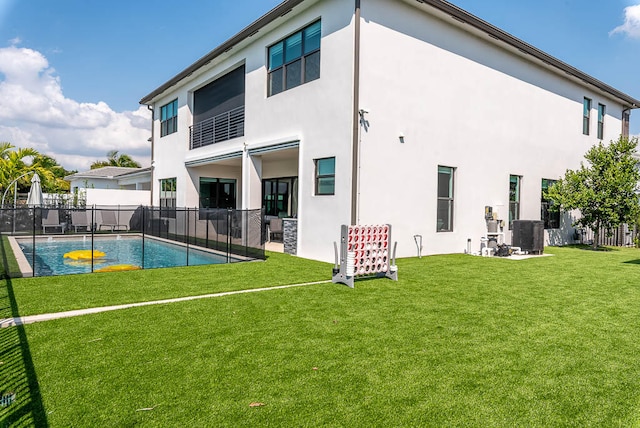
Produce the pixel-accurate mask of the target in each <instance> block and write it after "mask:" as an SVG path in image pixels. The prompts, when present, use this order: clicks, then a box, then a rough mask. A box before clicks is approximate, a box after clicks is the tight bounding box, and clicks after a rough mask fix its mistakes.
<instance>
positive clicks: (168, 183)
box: [158, 177, 178, 218]
mask: <svg viewBox="0 0 640 428" xmlns="http://www.w3.org/2000/svg"><path fill="white" fill-rule="evenodd" d="M177 188H178V179H177V178H176V177H169V178H161V179H160V192H159V193H158V194H159V197H160V217H167V218H176V205H177Z"/></svg>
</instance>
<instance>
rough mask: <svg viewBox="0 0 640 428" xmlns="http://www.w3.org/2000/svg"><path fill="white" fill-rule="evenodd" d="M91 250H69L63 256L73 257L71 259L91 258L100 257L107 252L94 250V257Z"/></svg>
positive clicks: (66, 257)
mask: <svg viewBox="0 0 640 428" xmlns="http://www.w3.org/2000/svg"><path fill="white" fill-rule="evenodd" d="M91 253H92V252H91V250H75V251H69V252H68V253H65V254H64V256H63V258H65V259H71V260H91V259H92V258H93V259H99V258H100V257H104V256H105V254H104V253H103V252H102V251H98V250H93V257H92V254H91Z"/></svg>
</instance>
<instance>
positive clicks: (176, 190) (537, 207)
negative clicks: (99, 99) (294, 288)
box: [141, 0, 640, 261]
mask: <svg viewBox="0 0 640 428" xmlns="http://www.w3.org/2000/svg"><path fill="white" fill-rule="evenodd" d="M141 103H142V104H146V105H148V106H150V108H152V109H153V112H154V120H153V128H152V141H153V143H152V145H153V149H152V152H153V155H152V156H153V163H152V165H153V179H152V186H153V192H152V194H153V199H154V200H153V204H154V205H161V206H163V205H164V206H187V207H194V206H200V207H233V208H246V209H255V208H261V207H264V209H265V211H266V214H267V215H274V216H281V217H282V216H287V217H296V218H297V254H298V255H300V256H303V257H307V258H312V259H319V260H326V261H331V260H333V241H336V240H338V239H339V233H340V225H341V224H380V223H390V224H391V225H392V226H393V240H395V241H398V256H413V255H416V244H415V241H414V236H415V235H420V236H422V239H423V241H422V242H423V254H434V253H453V252H462V251H464V250H465V248H467V242H468V240H469V239H470V240H471V242H472V245H473V247H474V249H476V248H477V247H479V243H480V238H481V237H483V236H485V235H486V233H487V225H486V222H485V207H486V206H490V207H492V208H493V211H494V212H495V213H496V214H497V217H498V218H499V219H503V220H504V221H505V232H507V233H506V235H507V236H506V240H507V241H509V239H510V238H509V233H508V225H509V223H510V221H511V220H513V219H541V218H544V220H545V227H546V228H548V233H547V235H548V237H551V238H553V241H554V242H563V241H565V242H566V241H567V240H569V239H570V235H571V233H572V229H571V227H570V226H571V224H570V223H571V222H570V220H568V219H561V218H560V217H559V216H556V215H554V214H549V213H548V210H547V207H548V201H545V200H544V198H543V197H542V194H543V193H542V192H543V190H544V189H545V188H546V187H547V186H548V185H549V184H551V183H553V180H556V179H558V178H559V177H560V176H561V175H563V174H564V172H565V170H566V169H567V168H576V167H578V166H579V164H580V161H581V160H582V159H583V155H584V153H585V152H586V151H587V150H588V149H589V147H591V146H592V145H593V144H595V143H596V142H598V141H600V140H604V141H610V140H612V139H616V138H618V136H619V135H620V134H621V133H623V134H624V133H627V134H628V123H629V114H630V111H631V110H632V109H635V108H638V106H640V101H638V100H637V99H635V98H633V97H631V96H629V95H626V94H624V93H622V92H620V91H618V90H616V89H614V88H612V87H611V86H609V85H607V84H605V83H603V82H601V81H598V80H597V79H595V78H593V77H591V76H589V75H587V74H585V73H583V72H581V71H580V70H577V69H575V68H573V67H571V66H570V65H567V64H566V63H564V62H562V61H560V60H558V59H556V58H554V57H552V56H550V55H548V54H546V53H544V52H542V51H540V50H538V49H536V48H535V47H533V46H531V45H529V44H527V43H525V42H523V41H522V40H519V39H517V38H515V37H513V36H512V35H510V34H508V33H506V32H504V31H502V30H500V29H499V28H496V27H494V26H492V25H490V24H488V23H487V22H485V21H483V20H481V19H479V18H478V17H475V16H473V15H471V14H469V13H468V12H466V11H464V10H462V9H460V8H458V7H456V6H454V5H453V4H451V3H448V2H446V1H442V0H353V1H345V0H288V1H285V2H283V3H282V4H280V5H279V6H277V7H276V8H275V9H273V10H272V11H270V12H269V13H267V14H266V15H264V16H262V17H261V18H259V19H258V20H257V21H255V22H254V23H253V24H251V25H249V26H248V27H247V28H245V29H243V30H242V31H240V32H239V33H238V34H236V35H235V36H233V37H232V38H231V39H229V40H228V41H226V42H225V43H223V44H222V45H220V46H218V47H217V48H215V49H214V50H213V51H211V52H210V53H208V54H207V55H205V56H204V57H202V58H201V59H200V60H198V61H196V62H195V63H194V64H192V65H190V66H189V67H187V68H186V69H185V70H184V71H182V72H181V73H179V74H178V75H176V76H175V77H173V78H171V79H170V80H169V81H168V82H166V83H165V84H163V85H162V86H160V87H159V88H157V89H155V90H154V91H153V92H151V93H150V94H148V95H147V96H145V97H144V98H143V99H142V100H141Z"/></svg>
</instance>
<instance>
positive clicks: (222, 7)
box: [0, 0, 640, 169]
mask: <svg viewBox="0 0 640 428" xmlns="http://www.w3.org/2000/svg"><path fill="white" fill-rule="evenodd" d="M345 1H348V0H345ZM366 1H367V0H364V1H363V7H366ZM278 3H279V1H278V0H234V1H230V2H227V1H211V0H190V1H185V2H178V3H176V2H175V1H166V0H154V1H153V2H145V1H131V0H127V1H123V0H112V1H109V2H104V1H92V0H56V1H52V0H0V61H1V62H4V64H2V63H0V84H2V83H3V80H4V81H5V82H4V83H7V81H9V80H10V79H9V78H8V77H7V76H8V74H7V73H13V74H11V75H12V76H13V77H12V79H11V81H12V82H13V83H14V84H15V86H16V87H15V88H13V89H14V91H18V89H17V87H18V86H19V87H21V88H22V89H24V90H26V91H27V93H28V94H31V95H32V96H33V98H34V99H33V103H31V104H30V106H31V107H33V106H39V105H43V106H47V108H48V110H47V111H46V113H43V114H42V115H40V116H41V117H38V118H37V120H36V119H33V117H31V118H28V117H26V116H20V113H19V112H18V111H16V110H19V109H16V108H14V109H12V110H11V112H10V113H6V108H5V110H4V111H5V114H4V115H3V108H2V104H1V103H2V100H0V141H5V140H8V141H11V142H13V143H14V144H15V145H18V146H22V147H24V146H30V147H35V148H37V149H38V150H40V151H42V152H44V153H48V154H51V155H53V156H54V157H56V159H58V161H59V162H60V163H62V164H63V165H64V166H65V167H67V168H73V169H85V168H87V167H88V165H89V164H90V163H91V162H92V161H93V160H96V159H101V158H104V157H105V155H106V152H107V151H108V150H110V149H112V148H118V149H120V150H121V151H122V152H125V153H128V154H132V155H133V156H134V157H135V158H137V159H138V160H141V161H142V162H143V164H145V163H146V164H148V157H149V154H148V151H149V145H148V143H147V142H146V139H147V138H148V136H149V129H148V117H146V116H145V112H144V110H143V109H140V106H139V105H138V101H139V100H140V98H142V97H143V96H144V95H146V94H147V93H149V92H151V91H152V90H153V89H155V88H156V87H157V86H159V85H161V84H162V83H164V82H165V81H167V80H168V79H169V78H171V77H173V76H174V75H175V74H176V73H178V72H179V71H181V70H182V69H184V68H185V67H187V66H188V65H190V64H191V63H192V62H194V61H195V60H197V59H198V58H200V57H201V56H203V55H205V54H206V53H207V52H209V51H210V50H212V49H213V48H215V47H216V46H217V45H218V44H220V43H221V42H223V41H224V40H226V39H228V38H229V37H231V36H232V35H234V34H235V33H236V32H238V31H239V30H241V29H242V28H243V27H245V26H246V25H248V24H249V23H251V22H252V21H254V20H255V19H256V18H258V17H260V16H261V15H262V14H264V13H266V12H267V11H268V10H270V9H271V8H273V7H274V6H276V5H277V4H278ZM453 3H454V4H456V5H458V6H459V7H461V8H463V9H466V10H467V11H469V12H471V13H473V14H474V15H477V16H478V17H480V18H482V19H484V20H485V21H488V22H490V23H491V24H494V25H496V26H498V27H500V28H502V29H503V30H505V31H507V32H509V33H511V34H513V35H515V36H516V37H518V38H521V39H522V40H524V41H526V42H528V43H530V44H532V45H534V46H536V47H537V48H540V49H542V50H543V51H546V52H547V53H549V54H551V55H553V56H555V57H557V58H559V59H561V60H563V61H565V62H567V63H569V64H570V65H573V66H575V67H577V68H579V69H580V70H582V71H584V72H586V73H588V74H590V75H592V76H593V77H596V78H598V79H600V80H602V81H604V82H606V83H608V84H610V85H612V86H614V87H615V88H617V89H619V90H621V91H623V92H626V93H627V94H629V95H632V96H634V97H635V98H640V78H639V77H638V76H640V72H638V70H640V0H606V1H603V0H517V1H514V0H454V1H453ZM635 5H638V6H637V7H636V8H633V6H635ZM634 19H635V20H634ZM625 20H626V21H625ZM625 22H626V24H625ZM624 25H626V27H624V28H621V29H619V30H618V31H617V32H613V33H612V31H613V30H614V29H616V28H617V27H620V26H624ZM8 61H15V64H13V66H12V67H13V68H11V67H10V66H8V65H7V64H8ZM3 66H4V67H5V68H7V69H8V71H7V70H6V69H5V70H4V71H3V68H2V67H3ZM30 85H31V86H30ZM25 88H26V89H25ZM9 93H15V94H18V95H17V97H19V98H21V99H22V100H24V99H29V97H27V96H25V95H23V94H22V93H20V92H9ZM42 94H45V95H42ZM51 99H53V100H54V102H49V101H50V100H51ZM23 104H25V102H23ZM51 105H53V106H54V107H55V108H53V107H51ZM5 107H7V106H5ZM43 108H44V107H43ZM30 113H31V116H33V114H32V113H33V110H31V112H30ZM25 114H27V111H26V109H25ZM631 124H632V129H631V131H632V133H633V134H640V111H635V112H633V113H632V122H631ZM97 128H99V129H100V132H96V129H97Z"/></svg>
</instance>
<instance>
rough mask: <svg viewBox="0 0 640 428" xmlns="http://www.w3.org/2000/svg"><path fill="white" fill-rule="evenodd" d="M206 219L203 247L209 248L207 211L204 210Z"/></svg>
mask: <svg viewBox="0 0 640 428" xmlns="http://www.w3.org/2000/svg"><path fill="white" fill-rule="evenodd" d="M206 213H207V215H206V217H205V222H204V247H205V248H209V209H208V208H206Z"/></svg>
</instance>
